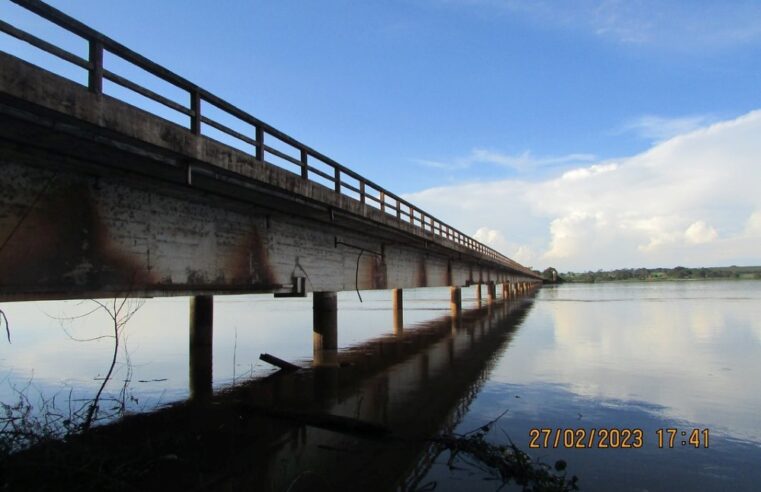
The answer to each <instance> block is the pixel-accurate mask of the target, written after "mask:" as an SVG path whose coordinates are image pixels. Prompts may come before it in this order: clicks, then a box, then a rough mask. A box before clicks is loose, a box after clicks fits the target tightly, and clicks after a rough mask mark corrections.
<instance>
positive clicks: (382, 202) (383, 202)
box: [379, 190, 386, 213]
mask: <svg viewBox="0 0 761 492" xmlns="http://www.w3.org/2000/svg"><path fill="white" fill-rule="evenodd" d="M379 193H380V207H381V212H383V213H385V212H386V194H385V193H384V192H383V190H381V191H380V192H379Z"/></svg>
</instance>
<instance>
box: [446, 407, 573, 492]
mask: <svg viewBox="0 0 761 492" xmlns="http://www.w3.org/2000/svg"><path fill="white" fill-rule="evenodd" d="M506 413H507V410H505V411H504V412H502V414H500V415H499V416H498V417H497V418H495V419H494V420H492V421H491V422H489V423H487V424H485V425H483V426H481V427H479V428H477V429H474V430H472V431H470V432H466V433H465V434H442V435H440V436H438V437H436V438H434V439H431V441H432V442H433V443H434V444H435V445H437V446H438V447H439V453H440V452H443V451H446V450H448V451H449V460H448V461H447V465H448V466H449V468H450V469H455V468H456V466H455V462H456V460H457V459H458V458H459V459H460V460H462V461H463V462H465V463H466V464H468V465H470V466H472V467H475V468H477V469H478V470H480V471H482V472H483V473H486V474H487V475H490V476H491V477H493V478H494V479H496V480H499V481H501V482H502V486H505V485H508V484H510V483H511V482H512V483H515V484H516V485H518V486H520V487H521V488H522V490H523V491H547V492H550V491H551V492H566V491H572V490H579V488H578V477H576V476H575V475H574V476H572V477H570V478H567V477H566V474H565V473H564V472H565V469H566V467H567V466H568V465H567V463H566V462H565V461H564V460H558V461H556V462H555V466H554V467H552V466H550V465H549V464H547V463H542V462H539V461H533V460H532V459H531V457H530V456H529V455H528V454H526V453H525V452H523V451H522V450H520V449H519V448H518V446H516V445H515V443H513V441H512V439H510V437H509V436H508V435H507V434H506V433H504V431H503V433H504V434H505V438H506V439H507V441H508V442H509V443H510V444H509V445H504V444H493V443H490V442H488V441H487V440H486V435H487V434H488V433H489V431H490V430H491V428H492V426H493V425H494V424H495V423H496V422H497V421H498V420H499V419H500V418H502V417H503V416H504V415H505V414H506ZM434 486H435V485H434ZM500 489H501V487H500Z"/></svg>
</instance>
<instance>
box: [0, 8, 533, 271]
mask: <svg viewBox="0 0 761 492" xmlns="http://www.w3.org/2000/svg"><path fill="white" fill-rule="evenodd" d="M10 1H12V2H14V3H16V4H18V5H20V6H21V7H23V8H25V9H27V10H29V11H31V12H33V13H35V14H37V15H39V16H40V17H43V18H45V19H47V20H48V21H50V22H52V23H54V24H56V25H58V26H59V27H61V28H63V29H65V30H67V31H69V32H71V33H73V34H75V35H77V36H79V37H81V38H83V39H84V40H85V41H87V42H88V44H89V59H84V58H81V57H79V56H77V55H75V54H73V53H70V52H68V51H66V50H64V49H62V48H60V47H58V46H55V45H53V44H51V43H49V42H47V41H45V40H43V39H41V38H39V37H37V36H34V35H32V34H30V33H27V32H25V31H23V30H21V29H18V28H17V27H14V26H12V25H10V24H8V23H7V22H4V21H1V20H0V31H1V32H4V33H6V34H8V35H10V36H13V37H15V38H17V39H19V40H21V41H24V42H26V43H29V44H31V45H32V46H35V47H37V48H39V49H41V50H43V51H45V52H47V53H49V54H51V55H54V56H56V57H58V58H60V59H63V60H65V61H68V62H70V63H72V64H74V65H76V66H78V67H80V68H83V69H85V70H87V71H88V88H89V89H90V90H91V91H92V92H95V93H102V91H103V79H106V80H109V81H111V82H113V83H115V84H117V85H119V86H122V87H124V88H127V89H129V90H131V91H133V92H135V93H137V94H139V95H141V96H144V97H146V98H148V99H150V100H152V101H154V102H157V103H159V104H162V105H163V106H166V107H168V108H170V109H172V110H174V111H177V112H179V113H180V114H183V115H185V116H188V117H190V121H189V124H188V129H189V130H190V131H192V132H193V133H195V134H204V132H203V130H202V124H203V125H207V126H208V127H211V128H214V129H216V130H218V131H220V132H222V133H224V134H226V135H228V136H229V137H232V138H234V139H237V140H239V141H241V142H243V143H245V144H247V145H250V146H252V147H253V155H254V156H255V158H256V159H257V160H259V161H261V162H264V163H267V164H270V165H273V164H272V163H270V162H268V161H267V160H266V156H267V155H271V156H275V157H277V158H279V159H282V160H284V161H286V162H288V163H291V164H294V165H295V166H297V167H298V168H299V169H300V175H301V177H302V178H303V179H306V180H310V181H313V182H315V181H314V177H320V178H323V179H325V180H327V181H328V182H330V183H332V185H333V189H334V190H335V191H336V192H338V193H343V194H347V193H356V194H357V195H358V199H359V201H360V202H361V203H363V204H367V205H369V206H372V207H374V208H376V209H380V210H381V211H382V212H383V213H385V214H387V215H389V216H391V217H396V219H397V220H398V221H399V222H400V223H407V224H412V225H413V226H416V227H419V228H420V229H421V230H422V232H423V233H424V234H425V235H432V236H434V237H441V238H444V239H446V240H449V241H452V242H453V243H455V244H458V245H461V246H463V247H465V248H467V249H470V250H472V251H475V252H478V253H480V254H483V255H484V256H487V257H489V258H493V259H495V260H497V261H498V262H500V263H502V264H503V265H505V266H508V267H511V268H513V269H515V270H517V271H521V272H524V273H527V274H529V275H534V273H533V272H531V271H530V270H528V269H527V268H525V267H522V266H521V265H519V264H518V263H516V262H515V261H513V260H511V259H510V258H507V257H506V256H504V255H502V254H500V253H499V252H497V251H495V250H493V249H491V248H489V247H488V246H486V245H484V244H482V243H480V242H478V241H476V240H474V239H473V238H471V237H470V236H468V235H466V234H464V233H463V232H461V231H459V230H457V229H456V228H454V227H452V226H450V225H448V224H446V223H444V222H442V221H440V220H438V219H436V218H435V217H433V216H431V215H430V214H428V213H426V212H424V211H423V210H421V209H419V208H417V207H416V206H414V205H413V204H411V203H409V202H408V201H407V200H404V199H403V198H401V197H399V196H397V195H396V194H394V193H392V192H390V191H388V190H386V189H385V188H383V187H382V186H380V185H378V184H376V183H374V182H372V181H370V180H368V179H366V178H364V177H363V176H361V175H360V174H358V173H356V172H354V171H352V170H351V169H349V168H347V167H344V166H343V165H341V164H339V163H338V162H336V161H335V160H333V159H331V158H330V157H328V156H326V155H324V154H322V153H321V152H319V151H317V150H315V149H313V148H311V147H309V146H307V145H305V144H303V143H301V142H300V141H298V140H296V139H294V138H293V137H291V136H289V135H287V134H285V133H283V132H281V131H280V130H278V129H276V128H274V127H272V126H270V125H268V124H267V123H265V122H263V121H261V120H259V119H258V118H256V117H254V116H252V115H251V114H249V113H247V112H245V111H243V110H242V109H240V108H238V107H236V106H234V105H233V104H231V103H229V102H227V101H225V100H224V99H222V98H220V97H218V96H216V95H214V94H212V93H210V92H208V91H206V90H205V89H203V88H200V87H198V86H197V85H195V84H193V83H192V82H190V81H189V80H187V79H185V78H183V77H181V76H180V75H177V74H176V73H174V72H172V71H170V70H168V69H167V68H165V67H162V66H161V65H159V64H157V63H155V62H153V61H151V60H149V59H148V58H146V57H144V56H142V55H140V54H139V53H136V52H134V51H132V50H130V49H129V48H127V47H126V46H124V45H122V44H121V43H118V42H116V41H114V40H113V39H111V38H109V37H107V36H105V35H104V34H102V33H100V32H98V31H96V30H94V29H92V28H90V27H88V26H86V25H85V24H83V23H81V22H79V21H77V20H76V19H74V18H72V17H70V16H68V15H66V14H64V13H63V12H61V11H59V10H57V9H55V8H53V7H51V6H49V5H47V4H46V3H44V2H42V1H40V0H10ZM104 52H108V53H111V54H113V55H116V56H117V57H119V58H121V59H122V60H124V61H126V62H128V63H130V64H132V65H134V66H136V67H138V68H140V69H142V70H144V71H146V72H148V73H149V74H151V75H153V76H155V77H158V78H159V79H161V80H163V81H165V82H168V83H169V84H170V85H172V86H174V87H176V88H179V89H181V90H183V91H186V92H187V93H188V95H189V98H188V101H189V106H188V107H186V106H184V105H182V104H180V103H177V102H176V101H173V100H171V99H169V98H167V97H164V96H162V95H160V94H158V93H156V92H154V91H152V90H150V89H148V88H146V87H143V86H142V85H140V84H138V83H135V82H133V81H131V80H129V79H127V78H126V77H124V76H121V75H118V74H116V73H114V72H111V71H109V70H107V69H105V68H104V66H103V53H104ZM202 103H207V104H211V105H212V106H214V107H215V108H216V109H218V110H219V111H221V112H222V114H226V115H227V116H232V117H234V118H236V119H237V120H240V121H241V122H243V123H245V124H248V125H250V126H251V127H253V129H254V132H255V134H254V135H246V134H245V133H241V132H240V131H237V130H235V129H233V128H230V127H229V126H227V125H226V124H223V123H220V122H219V121H217V120H215V119H211V118H209V117H208V116H204V115H203V114H202V110H201V106H202ZM265 140H270V143H271V144H269V145H268V144H267V143H266V142H265ZM278 141H279V142H280V143H279V144H278V147H283V145H285V147H288V148H290V149H293V150H294V152H295V154H296V155H298V156H299V157H295V156H293V155H289V154H288V153H287V152H285V151H284V150H282V149H278V148H275V147H273V145H272V143H273V142H274V143H277V142H278ZM281 144H282V145H281ZM285 147H283V148H285ZM286 150H287V149H286ZM310 160H314V161H316V162H315V163H319V164H320V165H324V166H327V167H328V168H329V169H331V171H325V170H322V169H319V168H317V167H315V166H313V165H311V164H310ZM347 179H349V180H355V182H356V183H355V182H351V181H350V182H347ZM348 196H351V197H354V195H348Z"/></svg>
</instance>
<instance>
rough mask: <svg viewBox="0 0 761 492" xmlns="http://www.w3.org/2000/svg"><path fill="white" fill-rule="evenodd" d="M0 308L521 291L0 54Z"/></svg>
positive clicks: (458, 255) (448, 248) (217, 146)
mask: <svg viewBox="0 0 761 492" xmlns="http://www.w3.org/2000/svg"><path fill="white" fill-rule="evenodd" d="M0 190H2V192H1V193H0V299H27V298H79V297H86V296H96V295H112V294H122V293H125V292H130V293H131V294H132V295H148V296H151V295H154V296H158V295H178V294H182V295H189V294H202V293H222V292H289V291H291V290H295V288H294V285H295V283H296V282H297V280H296V279H297V278H299V277H301V278H304V277H305V278H306V282H305V284H306V290H309V291H333V292H335V291H341V290H351V289H355V288H359V289H386V288H408V287H424V286H445V285H466V284H468V283H473V282H504V281H511V282H514V281H517V280H522V281H532V282H533V281H535V280H536V279H534V278H532V277H531V275H533V274H532V273H531V272H529V271H528V270H526V269H525V268H523V267H521V266H520V265H518V264H517V263H516V264H514V265H512V264H509V265H505V264H502V263H499V262H496V261H494V259H492V258H490V257H488V256H486V255H482V254H479V253H477V252H473V251H471V250H469V249H467V248H465V247H464V246H462V245H459V244H456V243H454V242H452V241H449V240H447V239H444V238H443V237H441V236H434V235H433V234H432V233H430V232H428V231H423V230H422V229H421V228H419V227H416V226H413V225H411V224H409V223H407V222H404V221H400V220H398V219H397V218H396V216H392V215H390V214H387V213H384V212H381V211H380V210H378V209H376V208H373V207H371V206H368V205H366V204H362V203H360V202H359V201H357V200H354V199H352V198H350V197H347V196H344V195H341V194H339V193H336V192H335V191H333V190H330V189H328V188H326V187H324V186H321V185H319V184H317V183H314V182H310V181H307V180H304V179H302V178H301V177H300V176H298V175H296V174H294V173H291V172H288V171H286V170H283V169H280V168H278V167H275V166H271V165H266V164H263V163H261V162H258V161H256V160H255V159H254V158H253V157H251V156H249V155H247V154H246V153H244V152H241V151H238V150H236V149H233V148H231V147H228V146H226V145H224V144H221V143H219V142H217V141H215V140H212V139H210V138H207V137H203V136H196V135H193V134H192V133H191V132H190V131H189V130H187V129H184V128H182V127H180V126H178V125H175V124H173V123H171V122H168V121H166V120H163V119H161V118H158V117H155V116H153V115H150V114H149V113H146V112H144V111H142V110H140V109H138V108H135V107H133V106H130V105H128V104H126V103H123V102H120V101H118V100H115V99H113V98H110V97H108V96H98V95H95V94H91V93H89V92H88V91H87V90H86V88H84V87H82V86H80V85H79V84H76V83H74V82H71V81H68V80H67V79H63V78H61V77H58V76H56V75H54V74H51V73H49V72H46V71H45V70H42V69H40V68H37V67H35V66H33V65H30V64H28V63H26V62H23V61H21V60H18V59H16V58H14V57H12V56H10V55H7V54H4V53H2V52H0Z"/></svg>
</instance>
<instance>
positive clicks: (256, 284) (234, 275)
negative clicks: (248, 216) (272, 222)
mask: <svg viewBox="0 0 761 492" xmlns="http://www.w3.org/2000/svg"><path fill="white" fill-rule="evenodd" d="M236 249H237V253H235V254H233V255H232V257H231V259H230V260H229V261H228V262H227V264H226V265H224V272H225V274H226V278H227V279H228V280H227V282H228V283H229V284H230V285H233V286H248V287H253V288H255V289H256V288H261V289H269V288H273V287H277V279H276V277H275V273H274V272H273V269H272V265H271V264H270V261H269V255H268V254H267V245H266V244H265V241H264V240H263V239H262V236H261V235H260V234H259V229H258V228H257V227H256V226H255V225H252V226H251V229H250V230H249V231H248V233H247V234H245V235H244V237H243V239H242V240H241V241H240V243H239V244H238V247H237V248H236Z"/></svg>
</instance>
